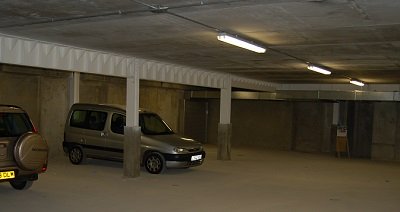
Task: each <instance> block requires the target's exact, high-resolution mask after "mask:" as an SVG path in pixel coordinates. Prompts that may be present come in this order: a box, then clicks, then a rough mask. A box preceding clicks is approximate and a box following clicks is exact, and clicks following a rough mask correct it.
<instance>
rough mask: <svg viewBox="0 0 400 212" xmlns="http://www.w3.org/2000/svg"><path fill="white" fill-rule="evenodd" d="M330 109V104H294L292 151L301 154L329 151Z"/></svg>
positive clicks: (331, 105)
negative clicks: (300, 152)
mask: <svg viewBox="0 0 400 212" xmlns="http://www.w3.org/2000/svg"><path fill="white" fill-rule="evenodd" d="M332 108H333V104H332V103H323V102H295V103H294V116H293V122H294V123H293V131H294V132H293V133H294V134H293V149H294V150H297V151H302V152H323V151H324V150H325V151H326V150H330V144H331V140H330V139H331V135H330V133H331V128H332V117H333V115H332V111H333V110H332ZM328 152H329V151H328Z"/></svg>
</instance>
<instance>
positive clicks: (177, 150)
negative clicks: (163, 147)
mask: <svg viewBox="0 0 400 212" xmlns="http://www.w3.org/2000/svg"><path fill="white" fill-rule="evenodd" d="M174 152H176V153H185V152H187V150H186V149H185V148H181V147H175V148H174Z"/></svg>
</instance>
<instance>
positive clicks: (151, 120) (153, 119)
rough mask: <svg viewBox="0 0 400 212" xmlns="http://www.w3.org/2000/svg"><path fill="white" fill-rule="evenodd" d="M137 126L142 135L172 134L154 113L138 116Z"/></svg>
mask: <svg viewBox="0 0 400 212" xmlns="http://www.w3.org/2000/svg"><path fill="white" fill-rule="evenodd" d="M139 125H140V127H141V129H142V132H143V133H144V134H148V135H169V134H174V132H173V131H172V130H171V128H170V127H169V126H168V125H167V124H166V123H165V122H164V121H163V120H162V119H161V118H160V117H159V116H158V115H157V114H154V113H142V114H140V116H139Z"/></svg>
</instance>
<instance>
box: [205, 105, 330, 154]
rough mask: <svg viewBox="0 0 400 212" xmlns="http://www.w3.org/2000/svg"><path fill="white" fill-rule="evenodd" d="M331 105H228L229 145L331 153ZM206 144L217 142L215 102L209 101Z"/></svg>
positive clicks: (217, 108)
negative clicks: (229, 108) (230, 128)
mask: <svg viewBox="0 0 400 212" xmlns="http://www.w3.org/2000/svg"><path fill="white" fill-rule="evenodd" d="M332 113H333V104H332V103H321V102H291V101H263V100H233V101H232V116H231V122H232V140H231V142H232V145H233V146H255V147H266V148H272V149H280V150H296V151H304V152H331V151H332V148H333V147H332V145H333V144H332V117H333V115H332ZM208 114H209V116H208V129H207V131H208V142H209V143H216V142H217V129H218V122H219V100H209V110H208Z"/></svg>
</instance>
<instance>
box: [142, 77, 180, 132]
mask: <svg viewBox="0 0 400 212" xmlns="http://www.w3.org/2000/svg"><path fill="white" fill-rule="evenodd" d="M141 83H142V82H141ZM183 98H184V90H181V89H174V88H163V87H154V86H147V83H146V82H143V85H142V86H141V87H140V100H139V104H140V107H141V108H144V109H148V110H150V111H153V112H156V113H158V114H159V115H160V116H161V117H162V118H163V119H164V120H165V121H166V122H167V123H168V125H169V126H170V127H171V128H172V129H173V130H174V131H175V132H178V133H180V132H179V120H180V116H181V113H180V112H181V108H180V102H181V101H183Z"/></svg>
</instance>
